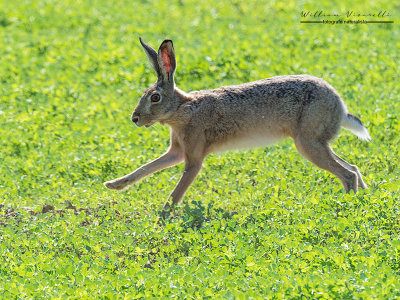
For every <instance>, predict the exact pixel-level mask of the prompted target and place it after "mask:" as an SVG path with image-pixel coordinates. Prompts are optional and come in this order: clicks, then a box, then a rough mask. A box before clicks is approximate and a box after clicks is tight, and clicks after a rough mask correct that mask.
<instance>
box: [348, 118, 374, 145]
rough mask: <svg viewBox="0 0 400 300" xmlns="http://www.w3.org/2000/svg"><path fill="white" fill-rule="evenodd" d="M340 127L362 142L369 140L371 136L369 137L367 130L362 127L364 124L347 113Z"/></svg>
mask: <svg viewBox="0 0 400 300" xmlns="http://www.w3.org/2000/svg"><path fill="white" fill-rule="evenodd" d="M342 127H344V128H346V129H348V130H350V131H351V132H352V133H354V134H355V135H357V136H358V137H359V138H360V139H362V140H364V141H370V140H371V136H370V135H369V132H368V130H367V128H365V127H364V124H363V123H362V122H361V120H360V119H359V118H357V117H356V116H354V115H352V114H349V113H348V114H346V115H345V116H344V117H343V121H342Z"/></svg>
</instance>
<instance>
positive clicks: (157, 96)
mask: <svg viewBox="0 0 400 300" xmlns="http://www.w3.org/2000/svg"><path fill="white" fill-rule="evenodd" d="M160 99H161V97H160V94H153V95H151V98H150V100H151V102H158V101H160Z"/></svg>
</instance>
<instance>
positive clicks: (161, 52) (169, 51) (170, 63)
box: [158, 40, 176, 86]
mask: <svg viewBox="0 0 400 300" xmlns="http://www.w3.org/2000/svg"><path fill="white" fill-rule="evenodd" d="M158 65H159V67H160V71H161V74H162V78H161V79H162V81H163V83H168V84H169V85H172V86H173V85H174V73H175V69H176V59H175V51H174V45H173V44H172V41H171V40H164V42H162V43H161V46H160V48H158Z"/></svg>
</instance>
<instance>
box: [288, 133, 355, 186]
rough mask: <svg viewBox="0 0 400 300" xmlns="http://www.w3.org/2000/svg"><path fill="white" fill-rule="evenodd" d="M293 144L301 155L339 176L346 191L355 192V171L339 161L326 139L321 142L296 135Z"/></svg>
mask: <svg viewBox="0 0 400 300" xmlns="http://www.w3.org/2000/svg"><path fill="white" fill-rule="evenodd" d="M295 145H296V147H297V151H299V153H300V154H301V155H303V156H304V157H305V158H307V159H308V160H309V161H311V162H312V163H313V164H315V165H316V166H318V167H320V168H321V169H324V170H327V171H329V172H331V173H332V174H334V175H335V176H336V177H337V178H339V179H340V181H341V182H342V184H343V187H344V189H345V190H346V191H347V192H349V191H350V190H353V191H354V192H357V181H358V176H357V173H356V172H354V171H352V170H349V169H348V168H346V167H344V166H343V165H342V164H340V163H339V161H338V159H337V158H336V157H337V155H336V154H335V153H334V152H333V150H332V149H331V147H330V146H329V144H328V142H327V141H326V142H321V141H319V140H316V139H313V138H304V137H302V136H298V137H296V138H295Z"/></svg>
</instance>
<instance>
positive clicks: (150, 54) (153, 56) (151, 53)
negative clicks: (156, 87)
mask: <svg viewBox="0 0 400 300" xmlns="http://www.w3.org/2000/svg"><path fill="white" fill-rule="evenodd" d="M139 41H140V43H141V44H142V46H143V49H144V52H146V55H147V58H148V59H149V61H150V62H151V64H152V65H153V69H154V71H156V73H157V77H158V79H159V80H160V79H161V77H162V74H161V70H160V66H159V64H158V59H157V57H158V55H157V52H156V50H154V49H153V48H151V47H150V46H149V45H147V44H146V43H145V42H143V41H142V38H141V37H139Z"/></svg>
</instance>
